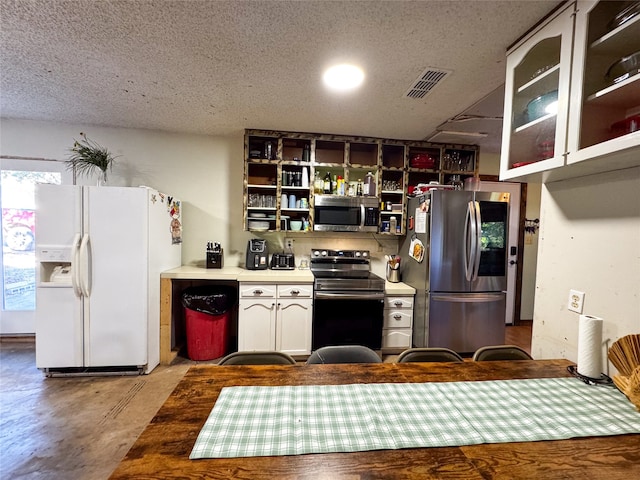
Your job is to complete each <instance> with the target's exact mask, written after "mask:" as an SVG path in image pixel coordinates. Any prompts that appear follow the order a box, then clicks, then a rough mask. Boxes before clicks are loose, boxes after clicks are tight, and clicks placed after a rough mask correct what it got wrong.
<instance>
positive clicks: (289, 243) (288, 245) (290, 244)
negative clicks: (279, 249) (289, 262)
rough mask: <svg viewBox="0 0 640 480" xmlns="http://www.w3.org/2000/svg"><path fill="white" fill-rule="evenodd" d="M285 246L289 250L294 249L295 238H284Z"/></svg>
mask: <svg viewBox="0 0 640 480" xmlns="http://www.w3.org/2000/svg"><path fill="white" fill-rule="evenodd" d="M284 248H287V249H289V250H291V249H293V238H285V239H284Z"/></svg>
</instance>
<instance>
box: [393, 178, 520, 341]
mask: <svg viewBox="0 0 640 480" xmlns="http://www.w3.org/2000/svg"><path fill="white" fill-rule="evenodd" d="M508 209H509V193H506V192H468V191H452V190H431V191H429V192H428V193H427V194H425V195H423V196H419V197H415V198H411V199H410V200H409V204H408V212H407V213H408V215H407V216H408V218H409V220H408V225H407V230H406V231H407V234H406V237H405V240H404V242H403V245H402V247H401V250H400V252H401V255H402V256H403V257H405V258H406V262H405V261H404V259H403V267H402V280H403V282H405V283H407V284H409V285H411V286H412V287H414V288H415V289H416V299H415V306H414V317H413V318H414V320H413V345H414V346H415V347H447V348H450V349H452V350H455V351H457V352H460V353H470V352H474V351H475V350H476V349H478V348H479V347H482V346H484V345H498V344H503V343H504V334H505V300H506V287H507V278H506V273H507V271H506V270H507V265H506V263H507V245H508V244H507V230H508ZM416 245H418V246H417V247H416ZM420 245H422V246H423V247H424V253H423V254H422V255H419V253H420ZM408 254H409V255H408ZM411 255H414V256H411ZM420 257H422V258H420Z"/></svg>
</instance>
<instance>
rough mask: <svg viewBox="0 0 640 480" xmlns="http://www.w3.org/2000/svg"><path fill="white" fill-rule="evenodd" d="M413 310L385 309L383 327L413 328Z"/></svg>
mask: <svg viewBox="0 0 640 480" xmlns="http://www.w3.org/2000/svg"><path fill="white" fill-rule="evenodd" d="M412 320H413V310H409V309H407V310H401V309H396V310H385V311H384V323H383V328H411V323H412Z"/></svg>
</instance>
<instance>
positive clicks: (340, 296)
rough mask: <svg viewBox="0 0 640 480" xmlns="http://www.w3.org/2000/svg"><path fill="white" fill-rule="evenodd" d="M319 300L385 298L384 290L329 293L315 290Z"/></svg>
mask: <svg viewBox="0 0 640 480" xmlns="http://www.w3.org/2000/svg"><path fill="white" fill-rule="evenodd" d="M314 297H315V298H316V299H317V300H384V292H380V293H366V294H362V293H327V292H315V295H314Z"/></svg>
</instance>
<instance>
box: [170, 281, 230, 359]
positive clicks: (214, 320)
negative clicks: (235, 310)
mask: <svg viewBox="0 0 640 480" xmlns="http://www.w3.org/2000/svg"><path fill="white" fill-rule="evenodd" d="M235 296H236V295H235V290H234V289H232V288H231V287H209V286H203V287H190V288H187V289H185V290H184V291H183V293H182V305H183V307H184V313H185V321H186V333H187V356H188V357H189V358H190V359H191V360H214V359H216V358H220V357H223V356H225V355H226V354H227V353H228V344H229V322H230V318H231V308H232V307H233V304H234V303H235Z"/></svg>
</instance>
